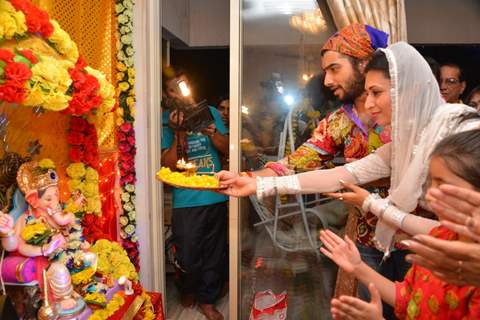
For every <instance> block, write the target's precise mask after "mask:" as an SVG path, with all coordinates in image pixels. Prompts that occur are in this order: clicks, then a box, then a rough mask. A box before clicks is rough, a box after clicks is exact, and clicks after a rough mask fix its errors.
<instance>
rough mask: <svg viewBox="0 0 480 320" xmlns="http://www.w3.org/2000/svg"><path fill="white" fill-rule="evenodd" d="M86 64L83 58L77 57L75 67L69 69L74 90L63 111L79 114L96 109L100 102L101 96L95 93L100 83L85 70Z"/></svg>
mask: <svg viewBox="0 0 480 320" xmlns="http://www.w3.org/2000/svg"><path fill="white" fill-rule="evenodd" d="M86 66H87V64H86V63H85V61H84V60H83V58H79V59H78V61H77V64H76V65H75V67H74V68H72V69H70V70H69V74H70V76H71V77H72V80H73V88H74V89H75V91H74V93H73V95H72V100H71V101H70V103H69V105H68V108H67V109H65V110H64V111H63V112H64V113H66V114H72V115H74V116H80V115H82V114H85V113H87V112H89V111H90V110H92V109H96V108H97V107H98V106H100V104H101V103H102V97H100V96H99V95H98V94H97V92H98V90H99V89H100V83H99V82H98V80H97V78H95V77H94V76H92V75H90V74H88V73H87V72H86V71H85V67H86Z"/></svg>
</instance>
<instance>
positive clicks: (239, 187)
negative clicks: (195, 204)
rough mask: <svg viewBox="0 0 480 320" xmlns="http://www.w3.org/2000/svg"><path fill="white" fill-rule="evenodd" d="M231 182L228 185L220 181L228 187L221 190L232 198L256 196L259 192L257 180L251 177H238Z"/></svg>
mask: <svg viewBox="0 0 480 320" xmlns="http://www.w3.org/2000/svg"><path fill="white" fill-rule="evenodd" d="M231 180H232V181H230V180H229V183H228V184H226V183H224V182H222V181H221V180H220V185H227V186H228V188H227V189H223V190H220V193H223V194H225V195H227V196H231V197H246V196H249V195H252V194H255V192H256V191H257V180H256V179H255V178H250V177H237V178H234V179H231Z"/></svg>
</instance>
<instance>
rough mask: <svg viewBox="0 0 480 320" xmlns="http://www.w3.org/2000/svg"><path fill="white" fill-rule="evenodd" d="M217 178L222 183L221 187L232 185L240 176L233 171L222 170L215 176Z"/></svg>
mask: <svg viewBox="0 0 480 320" xmlns="http://www.w3.org/2000/svg"><path fill="white" fill-rule="evenodd" d="M215 177H216V178H217V179H218V180H219V181H220V184H221V185H230V184H232V183H234V182H235V179H236V178H238V177H239V175H238V174H237V173H234V172H231V171H227V170H222V171H220V172H218V173H217V174H215Z"/></svg>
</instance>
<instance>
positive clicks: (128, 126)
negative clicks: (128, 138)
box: [120, 122, 133, 133]
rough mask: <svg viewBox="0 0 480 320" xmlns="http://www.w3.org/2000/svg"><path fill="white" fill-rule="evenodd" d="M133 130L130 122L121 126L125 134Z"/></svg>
mask: <svg viewBox="0 0 480 320" xmlns="http://www.w3.org/2000/svg"><path fill="white" fill-rule="evenodd" d="M132 129H133V127H132V124H131V123H130V122H124V123H123V124H122V125H121V126H120V130H121V131H123V132H125V133H128V132H129V131H131V130H132Z"/></svg>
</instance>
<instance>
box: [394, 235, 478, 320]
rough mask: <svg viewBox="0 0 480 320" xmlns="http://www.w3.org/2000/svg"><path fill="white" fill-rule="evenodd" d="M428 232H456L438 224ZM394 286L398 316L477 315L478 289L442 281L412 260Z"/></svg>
mask: <svg viewBox="0 0 480 320" xmlns="http://www.w3.org/2000/svg"><path fill="white" fill-rule="evenodd" d="M430 235H431V236H433V237H435V238H439V239H444V240H458V234H456V233H454V232H452V231H450V230H449V229H447V228H445V227H442V226H440V227H437V228H434V229H432V231H431V232H430ZM395 289H396V299H395V315H396V316H397V317H398V319H409V320H411V319H438V320H441V319H445V320H447V319H448V320H449V319H480V289H477V288H475V287H474V286H456V285H453V284H449V283H446V282H445V281H443V280H440V279H438V278H437V277H436V276H435V275H433V274H432V272H431V271H430V270H428V269H425V268H422V267H420V266H417V265H415V264H414V265H413V266H412V267H411V268H410V270H409V271H408V273H407V275H406V276H405V279H404V280H403V282H397V283H396V284H395Z"/></svg>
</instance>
